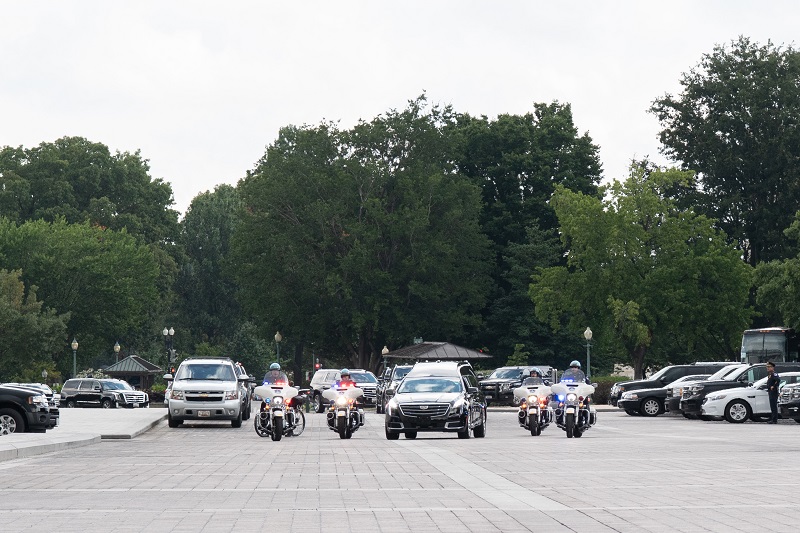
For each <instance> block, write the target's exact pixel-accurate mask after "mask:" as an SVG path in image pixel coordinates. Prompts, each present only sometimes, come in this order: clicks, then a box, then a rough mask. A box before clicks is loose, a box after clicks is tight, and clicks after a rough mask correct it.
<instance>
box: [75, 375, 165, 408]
mask: <svg viewBox="0 0 800 533" xmlns="http://www.w3.org/2000/svg"><path fill="white" fill-rule="evenodd" d="M61 402H62V403H63V404H64V405H65V406H66V407H86V406H91V405H94V406H100V407H102V408H104V409H110V408H112V407H127V408H133V407H149V405H150V397H149V396H148V395H147V393H145V392H142V391H137V390H134V388H133V387H131V386H130V385H129V384H128V382H127V381H122V380H120V379H95V378H75V379H68V380H67V381H66V383H64V386H63V387H61Z"/></svg>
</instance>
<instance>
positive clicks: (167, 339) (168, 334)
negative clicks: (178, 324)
mask: <svg viewBox="0 0 800 533" xmlns="http://www.w3.org/2000/svg"><path fill="white" fill-rule="evenodd" d="M161 333H162V334H163V335H164V348H165V349H166V350H167V366H169V365H170V363H172V337H173V336H174V335H175V329H173V328H169V329H167V328H166V327H165V328H164V330H163V331H162V332H161Z"/></svg>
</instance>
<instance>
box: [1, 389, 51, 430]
mask: <svg viewBox="0 0 800 533" xmlns="http://www.w3.org/2000/svg"><path fill="white" fill-rule="evenodd" d="M49 427H50V406H49V405H48V403H47V397H45V395H44V394H42V393H41V392H39V391H34V390H31V389H29V388H23V387H15V386H12V385H0V435H10V434H12V433H26V432H30V433H44V432H45V431H47V429H48V428H49Z"/></svg>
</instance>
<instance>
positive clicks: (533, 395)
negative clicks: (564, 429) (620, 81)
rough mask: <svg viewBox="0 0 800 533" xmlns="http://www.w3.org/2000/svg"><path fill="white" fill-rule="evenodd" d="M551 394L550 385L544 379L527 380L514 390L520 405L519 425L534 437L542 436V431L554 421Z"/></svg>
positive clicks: (515, 398)
mask: <svg viewBox="0 0 800 533" xmlns="http://www.w3.org/2000/svg"><path fill="white" fill-rule="evenodd" d="M551 394H552V390H551V388H550V384H549V383H548V382H546V381H544V380H543V379H542V378H527V379H526V380H525V381H523V382H522V386H520V387H517V388H516V389H514V400H515V402H516V403H518V404H519V412H518V413H517V419H518V420H519V425H520V426H521V427H524V428H525V429H527V430H529V431H530V432H531V435H533V436H534V437H538V436H539V435H541V434H542V430H543V429H544V428H546V427H547V426H549V425H550V422H552V421H553V417H554V413H553V408H552V407H551V406H550V395H551Z"/></svg>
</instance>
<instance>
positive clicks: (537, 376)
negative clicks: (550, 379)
mask: <svg viewBox="0 0 800 533" xmlns="http://www.w3.org/2000/svg"><path fill="white" fill-rule="evenodd" d="M544 384H545V383H544V380H543V379H542V371H541V370H539V369H538V368H536V367H534V368H531V374H530V376H528V377H527V378H525V379H524V380H523V382H522V386H523V387H524V386H527V385H544Z"/></svg>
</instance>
